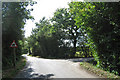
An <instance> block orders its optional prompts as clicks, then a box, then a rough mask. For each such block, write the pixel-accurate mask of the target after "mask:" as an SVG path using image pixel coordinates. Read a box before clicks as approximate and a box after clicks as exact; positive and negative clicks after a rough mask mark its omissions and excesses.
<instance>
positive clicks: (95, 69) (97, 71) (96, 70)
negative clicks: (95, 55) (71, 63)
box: [80, 62, 120, 78]
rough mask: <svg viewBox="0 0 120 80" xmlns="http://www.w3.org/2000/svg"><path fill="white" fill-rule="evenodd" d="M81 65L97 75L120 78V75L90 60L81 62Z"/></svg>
mask: <svg viewBox="0 0 120 80" xmlns="http://www.w3.org/2000/svg"><path fill="white" fill-rule="evenodd" d="M80 66H81V67H82V68H83V69H85V70H87V71H89V72H90V73H94V74H95V75H97V76H99V77H101V78H120V76H118V75H115V74H113V73H110V72H107V71H104V70H102V69H100V68H98V67H96V66H94V65H92V64H90V63H88V62H80Z"/></svg>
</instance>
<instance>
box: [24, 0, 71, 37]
mask: <svg viewBox="0 0 120 80" xmlns="http://www.w3.org/2000/svg"><path fill="white" fill-rule="evenodd" d="M36 1H37V4H35V5H34V6H28V8H33V9H34V10H33V11H32V12H31V15H32V16H34V18H35V20H34V22H32V21H31V20H27V21H26V25H25V28H24V30H25V37H28V36H30V34H31V31H32V28H35V22H39V20H40V19H42V18H43V17H44V16H45V17H46V18H47V19H48V18H50V17H52V16H53V13H54V12H55V10H56V9H57V8H68V7H69V6H68V2H71V0H36Z"/></svg>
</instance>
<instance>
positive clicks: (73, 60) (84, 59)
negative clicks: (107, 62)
mask: <svg viewBox="0 0 120 80" xmlns="http://www.w3.org/2000/svg"><path fill="white" fill-rule="evenodd" d="M67 60H68V61H72V62H84V61H85V62H89V61H91V60H94V58H75V59H67Z"/></svg>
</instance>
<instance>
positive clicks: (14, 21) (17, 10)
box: [2, 2, 33, 68]
mask: <svg viewBox="0 0 120 80" xmlns="http://www.w3.org/2000/svg"><path fill="white" fill-rule="evenodd" d="M30 4H31V5H32V4H33V2H30ZM28 5H29V3H28V2H25V3H24V2H19V3H17V2H11V3H10V2H5V3H4V2H3V3H2V53H3V54H2V61H3V64H2V65H3V68H5V67H7V66H9V67H10V66H12V65H13V59H14V58H13V48H10V45H11V43H12V42H13V40H15V42H16V43H17V45H18V48H17V49H16V59H17V60H19V58H20V56H21V54H22V53H21V51H22V45H23V37H24V31H23V30H22V29H23V28H24V25H25V21H26V19H33V18H32V16H30V11H31V10H27V9H26V7H27V6H28Z"/></svg>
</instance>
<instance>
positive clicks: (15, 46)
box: [10, 40, 18, 67]
mask: <svg viewBox="0 0 120 80" xmlns="http://www.w3.org/2000/svg"><path fill="white" fill-rule="evenodd" d="M10 47H11V48H13V55H14V62H13V65H14V67H15V66H16V54H15V48H17V47H18V46H17V44H16V43H15V40H13V42H12V43H11V45H10Z"/></svg>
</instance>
